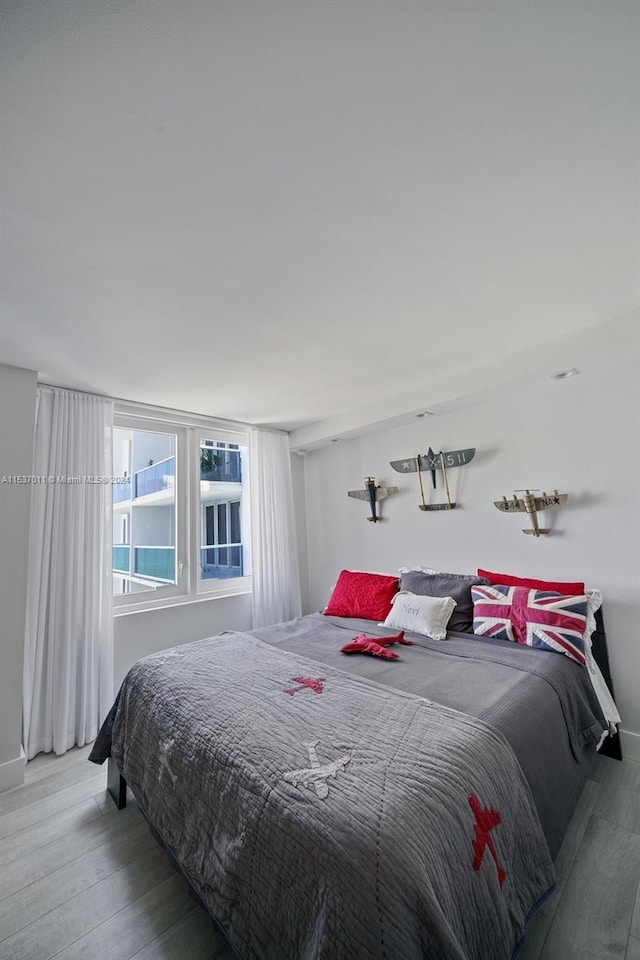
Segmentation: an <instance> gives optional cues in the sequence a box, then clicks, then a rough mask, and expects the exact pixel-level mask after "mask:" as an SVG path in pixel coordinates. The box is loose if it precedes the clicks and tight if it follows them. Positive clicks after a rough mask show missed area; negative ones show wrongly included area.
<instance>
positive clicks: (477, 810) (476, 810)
mask: <svg viewBox="0 0 640 960" xmlns="http://www.w3.org/2000/svg"><path fill="white" fill-rule="evenodd" d="M469 806H470V807H471V809H472V810H473V815H474V817H475V818H476V822H475V823H474V825H473V829H474V832H475V835H476V836H475V840H474V841H473V853H474V858H473V869H474V870H479V869H480V865H481V863H482V858H483V856H484V848H485V847H488V848H489V853H490V854H491V856H492V857H493V860H494V863H495V865H496V870H497V871H498V883H499V884H500V889H502V884H503V883H504V881H505V877H506V876H507V875H506V873H505V871H504V870H503V869H502V867H501V866H500V864H499V863H498V854H497V853H496V848H495V846H494V845H493V840H492V839H491V837H490V836H489V831H490V830H493V828H494V827H497V826H498V824H499V823H502V817H501V816H500V814H499V813H498V811H497V810H492V809H491V808H490V807H487V808H486V810H483V809H482V807H481V806H480V802H479V800H478V798H477V797H476V796H475V794H473V793H470V794H469Z"/></svg>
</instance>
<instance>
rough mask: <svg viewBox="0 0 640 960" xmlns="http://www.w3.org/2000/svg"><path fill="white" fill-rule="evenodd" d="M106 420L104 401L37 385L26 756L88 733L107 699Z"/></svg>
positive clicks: (59, 748) (109, 414) (60, 748)
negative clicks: (35, 478) (35, 480)
mask: <svg viewBox="0 0 640 960" xmlns="http://www.w3.org/2000/svg"><path fill="white" fill-rule="evenodd" d="M112 426H113V402H112V401H111V400H108V399H106V398H103V397H97V396H91V395H87V394H82V393H76V392H74V391H68V390H58V389H54V388H50V387H40V389H39V397H38V408H37V416H36V429H35V442H34V474H35V475H36V477H37V478H38V481H37V482H36V483H35V484H34V486H33V489H32V491H31V526H30V534H29V566H28V570H29V582H28V585H27V611H26V631H25V658H24V677H23V741H24V749H25V753H26V754H27V757H28V758H29V759H31V758H32V757H34V756H35V755H36V754H37V753H40V752H41V751H45V752H50V751H54V752H55V753H56V754H62V753H64V752H65V751H66V750H68V749H69V748H70V747H72V746H74V745H78V746H82V745H83V744H85V743H89V742H91V741H92V740H94V739H95V737H96V735H97V732H98V729H99V726H100V723H101V722H102V719H103V718H104V716H106V714H107V712H108V710H109V708H110V706H111V702H112V700H113V623H112V610H111V598H112V591H113V585H112V566H111V524H112V521H111V513H112V506H111V505H112V486H111V483H110V482H109V480H110V477H109V475H110V473H111V469H112V467H111V429H112ZM41 478H42V479H41ZM45 478H46V479H45Z"/></svg>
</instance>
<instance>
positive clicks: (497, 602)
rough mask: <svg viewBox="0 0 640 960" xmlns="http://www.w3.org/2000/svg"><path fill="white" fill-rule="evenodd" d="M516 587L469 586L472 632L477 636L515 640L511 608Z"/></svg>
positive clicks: (497, 585) (498, 585)
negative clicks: (471, 603)
mask: <svg viewBox="0 0 640 960" xmlns="http://www.w3.org/2000/svg"><path fill="white" fill-rule="evenodd" d="M518 589H519V588H518V587H507V586H502V585H501V584H496V585H494V586H488V585H487V586H476V587H472V588H471V596H472V598H473V632H474V633H475V634H476V635H477V636H480V637H495V638H496V639H498V640H511V641H513V642H516V640H517V637H516V633H515V627H514V623H513V618H512V610H513V604H514V599H515V592H516V590H518Z"/></svg>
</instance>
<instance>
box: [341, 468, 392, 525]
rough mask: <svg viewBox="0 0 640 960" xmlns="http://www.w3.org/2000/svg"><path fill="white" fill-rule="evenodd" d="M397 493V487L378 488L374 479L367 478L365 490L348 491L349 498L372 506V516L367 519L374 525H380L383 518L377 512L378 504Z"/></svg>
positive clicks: (365, 479)
mask: <svg viewBox="0 0 640 960" xmlns="http://www.w3.org/2000/svg"><path fill="white" fill-rule="evenodd" d="M397 492H398V488H397V487H381V486H376V481H375V479H374V477H365V478H364V490H348V491H347V496H348V497H353V498H354V499H356V500H368V501H369V505H370V506H371V516H370V517H367V520H371V522H372V523H378V522H379V521H380V520H382V517H381V516H380V515H379V514H378V513H377V511H376V503H378V502H379V501H380V500H384V499H385V498H386V497H390V496H391V494H392V493H397Z"/></svg>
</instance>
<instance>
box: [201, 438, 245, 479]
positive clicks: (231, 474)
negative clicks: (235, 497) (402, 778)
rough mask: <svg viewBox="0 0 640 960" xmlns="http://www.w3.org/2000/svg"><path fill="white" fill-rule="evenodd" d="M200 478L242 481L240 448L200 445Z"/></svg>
mask: <svg viewBox="0 0 640 960" xmlns="http://www.w3.org/2000/svg"><path fill="white" fill-rule="evenodd" d="M200 479H201V480H210V481H213V482H214V483H216V482H217V483H242V458H241V454H240V450H223V449H219V448H218V447H205V446H201V447H200Z"/></svg>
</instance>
